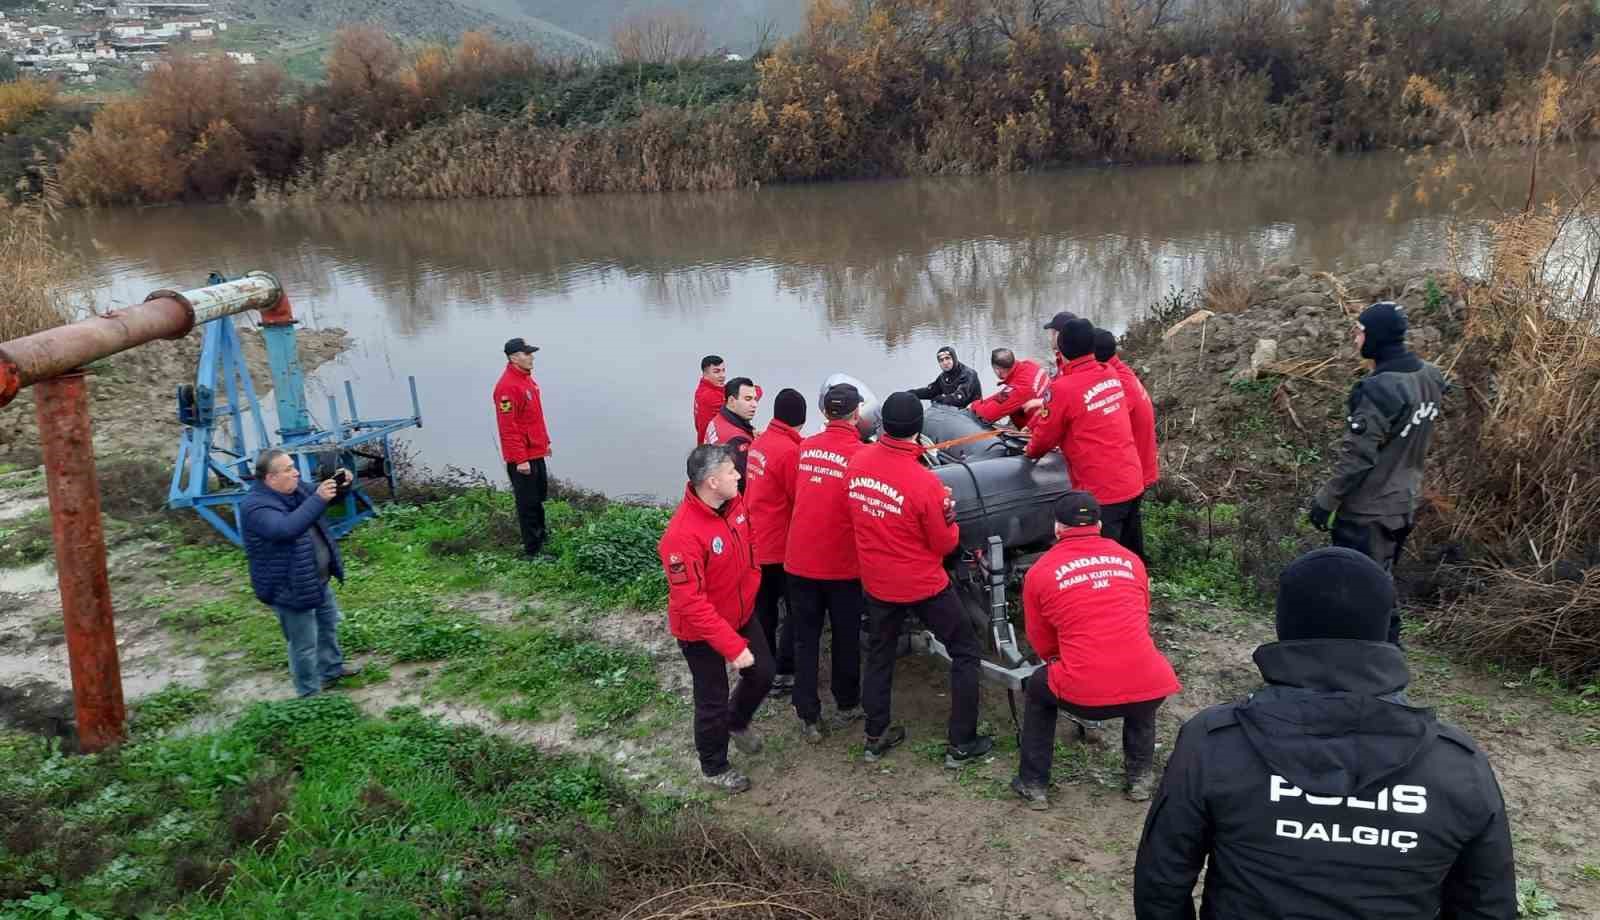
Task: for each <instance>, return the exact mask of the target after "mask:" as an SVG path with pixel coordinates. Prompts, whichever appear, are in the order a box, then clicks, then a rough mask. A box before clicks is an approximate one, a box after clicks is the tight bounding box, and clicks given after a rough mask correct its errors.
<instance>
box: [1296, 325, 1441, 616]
mask: <svg viewBox="0 0 1600 920" xmlns="http://www.w3.org/2000/svg"><path fill="white" fill-rule="evenodd" d="M1445 389H1446V384H1445V378H1444V373H1443V372H1442V371H1440V370H1439V369H1438V368H1437V367H1434V366H1433V365H1432V364H1429V363H1428V362H1426V361H1424V360H1422V359H1421V358H1419V357H1417V356H1416V355H1414V354H1412V353H1411V352H1408V351H1400V353H1399V354H1397V355H1395V356H1393V357H1388V358H1385V359H1383V360H1380V361H1379V362H1378V363H1377V364H1376V365H1375V366H1374V368H1373V372H1372V373H1371V374H1369V375H1367V376H1366V377H1364V378H1362V379H1361V381H1360V382H1358V383H1357V384H1356V385H1355V387H1354V388H1353V389H1352V390H1351V391H1350V400H1349V406H1348V416H1347V418H1346V419H1345V432H1344V441H1343V443H1342V444H1341V445H1340V448H1339V459H1338V460H1337V461H1335V463H1334V466H1333V475H1332V476H1331V477H1330V478H1329V479H1328V481H1327V482H1326V483H1325V484H1324V485H1323V486H1322V488H1321V489H1320V490H1319V491H1318V492H1317V496H1316V503H1317V504H1318V505H1320V506H1321V507H1323V508H1325V509H1327V510H1329V511H1334V512H1337V515H1338V516H1337V517H1336V518H1335V519H1334V525H1333V545H1334V546H1343V547H1347V548H1349V549H1353V550H1355V551H1357V552H1359V553H1362V554H1364V555H1366V556H1368V557H1370V558H1371V559H1372V560H1373V561H1375V562H1377V563H1378V564H1379V565H1381V566H1383V569H1384V571H1386V572H1392V571H1393V569H1394V565H1395V563H1396V562H1397V561H1398V560H1399V558H1400V552H1401V550H1402V549H1404V548H1405V543H1406V538H1407V537H1409V536H1410V535H1411V528H1412V527H1413V526H1415V524H1416V522H1417V507H1418V506H1419V505H1420V504H1421V503H1422V467H1423V462H1424V460H1425V459H1426V456H1427V453H1428V442H1429V441H1431V440H1432V438H1433V422H1434V419H1436V418H1437V417H1438V415H1439V404H1440V402H1441V401H1442V400H1443V399H1444V393H1445ZM1399 638H1400V618H1399V610H1398V608H1396V611H1395V614H1394V615H1393V617H1392V618H1391V620H1390V623H1389V641H1391V642H1394V641H1398V640H1399Z"/></svg>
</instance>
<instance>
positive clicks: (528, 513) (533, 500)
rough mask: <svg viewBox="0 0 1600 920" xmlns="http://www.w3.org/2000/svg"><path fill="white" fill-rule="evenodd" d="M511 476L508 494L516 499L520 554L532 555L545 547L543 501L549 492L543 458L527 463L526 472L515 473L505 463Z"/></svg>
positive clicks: (508, 464)
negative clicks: (519, 530)
mask: <svg viewBox="0 0 1600 920" xmlns="http://www.w3.org/2000/svg"><path fill="white" fill-rule="evenodd" d="M506 475H507V476H510V477H511V494H512V495H514V496H516V499H517V524H518V526H520V527H521V528H522V551H523V552H525V553H527V554H528V555H530V556H532V555H533V554H534V553H537V552H538V551H539V550H540V548H542V547H543V546H544V500H545V496H547V495H548V494H549V493H550V480H549V477H548V475H547V474H546V472H545V468H544V458H543V457H541V458H539V459H538V460H529V461H528V472H526V473H519V472H517V465H516V464H515V463H507V464H506Z"/></svg>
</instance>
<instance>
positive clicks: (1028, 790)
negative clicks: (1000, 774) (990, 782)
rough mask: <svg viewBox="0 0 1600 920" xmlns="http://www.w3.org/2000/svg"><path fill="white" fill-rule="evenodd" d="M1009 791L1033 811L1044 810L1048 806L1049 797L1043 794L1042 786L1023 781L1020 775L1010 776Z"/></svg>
mask: <svg viewBox="0 0 1600 920" xmlns="http://www.w3.org/2000/svg"><path fill="white" fill-rule="evenodd" d="M1011 791H1012V792H1015V793H1016V794H1017V797H1018V798H1020V799H1022V801H1024V802H1026V803H1027V804H1028V807H1029V808H1031V809H1033V810H1034V811H1045V810H1047V809H1049V807H1050V797H1049V796H1048V795H1046V794H1045V791H1044V787H1043V786H1035V785H1034V784H1032V783H1025V782H1023V781H1022V777H1020V776H1014V777H1012V778H1011Z"/></svg>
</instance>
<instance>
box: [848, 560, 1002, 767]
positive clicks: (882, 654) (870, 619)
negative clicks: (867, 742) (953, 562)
mask: <svg viewBox="0 0 1600 920" xmlns="http://www.w3.org/2000/svg"><path fill="white" fill-rule="evenodd" d="M913 614H914V615H916V617H917V618H918V619H919V620H921V621H922V622H923V624H925V625H926V626H927V627H928V629H929V630H931V631H932V632H933V635H934V636H935V637H936V638H937V639H938V640H939V641H940V642H942V643H944V647H945V649H946V650H948V651H949V652H950V725H949V728H948V732H947V737H948V740H949V742H950V743H951V744H952V745H956V746H958V747H959V746H961V745H964V744H968V743H970V742H971V741H972V740H973V739H974V738H976V737H977V736H978V668H979V665H978V661H979V658H980V657H981V656H982V654H983V648H982V646H980V645H979V644H978V637H977V635H976V634H975V633H974V632H973V631H972V624H971V623H969V622H967V618H966V617H965V616H964V615H963V614H962V612H961V600H960V599H959V598H957V597H956V592H955V588H954V587H952V586H950V585H945V587H944V590H943V591H940V592H939V593H938V594H935V595H934V596H932V597H930V598H927V599H925V600H920V601H917V602H915V603H910V604H895V603H890V602H889V601H880V600H878V599H877V598H875V597H873V596H872V595H870V594H869V595H867V624H868V625H867V673H866V677H865V678H864V679H863V680H862V682H861V706H862V708H863V709H865V710H866V711H867V725H866V730H867V736H868V737H869V738H877V737H881V736H882V735H883V733H884V732H885V731H887V730H888V729H889V716H890V710H891V706H892V697H893V694H894V662H895V656H896V654H897V653H898V652H899V647H900V627H901V624H903V623H905V621H906V617H907V616H909V615H913ZM835 641H837V640H835Z"/></svg>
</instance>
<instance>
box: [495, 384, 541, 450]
mask: <svg viewBox="0 0 1600 920" xmlns="http://www.w3.org/2000/svg"><path fill="white" fill-rule="evenodd" d="M494 417H495V421H496V423H497V424H498V425H499V427H500V456H501V457H503V458H504V459H505V461H506V462H507V463H523V462H526V461H528V460H538V459H541V458H543V457H545V456H547V455H548V454H549V453H550V432H549V431H548V430H547V429H546V428H545V427H544V403H543V402H541V401H540V399H539V384H538V383H537V382H536V381H535V380H534V379H533V373H532V372H531V371H525V370H523V369H522V368H520V367H517V366H516V365H515V364H511V363H507V364H506V371H505V373H503V374H501V375H500V382H499V383H496V384H495V385H494Z"/></svg>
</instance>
